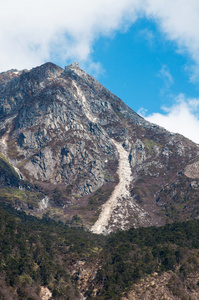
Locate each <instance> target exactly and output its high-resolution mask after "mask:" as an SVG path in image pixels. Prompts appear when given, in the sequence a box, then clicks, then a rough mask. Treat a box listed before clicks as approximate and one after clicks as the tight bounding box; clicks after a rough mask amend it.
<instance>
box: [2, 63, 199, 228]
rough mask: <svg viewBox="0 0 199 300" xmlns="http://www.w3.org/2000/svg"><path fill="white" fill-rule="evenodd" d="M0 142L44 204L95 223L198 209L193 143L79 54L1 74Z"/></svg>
mask: <svg viewBox="0 0 199 300" xmlns="http://www.w3.org/2000/svg"><path fill="white" fill-rule="evenodd" d="M0 151H1V152H2V153H3V154H4V155H5V156H7V158H8V160H9V162H10V163H11V164H12V165H13V166H14V167H15V170H17V172H18V174H19V175H20V176H21V177H23V180H26V181H28V182H30V183H31V184H32V185H34V187H35V188H36V189H37V191H38V190H39V192H40V193H43V194H44V198H45V197H48V199H49V201H48V205H46V206H45V209H44V210H43V211H44V212H46V211H48V212H49V214H50V215H51V216H52V217H53V216H54V217H55V218H62V219H63V220H69V219H70V220H72V222H73V221H75V222H80V223H81V222H82V223H83V224H84V225H86V226H87V227H88V228H90V229H91V230H92V231H93V232H95V233H109V232H111V231H115V230H117V229H127V228H129V227H130V226H135V227H137V226H149V225H155V226H157V225H161V224H164V223H165V222H166V221H173V220H177V219H188V218H190V217H197V216H198V196H197V195H198V191H199V174H198V171H197V165H198V163H199V157H198V154H199V149H198V146H197V145H196V144H194V143H193V142H191V141H190V140H188V139H185V138H184V137H183V136H180V135H176V134H171V133H170V132H167V131H166V130H164V129H163V128H160V127H158V126H156V125H154V124H150V123H149V122H147V121H146V120H144V119H143V118H142V117H140V116H139V115H137V114H136V113H135V112H134V111H133V110H131V109H130V108H129V107H128V106H126V105H125V104H124V103H123V102H122V101H121V100H120V99H119V98H118V97H116V96H115V95H113V94H112V93H111V92H109V91H108V90H107V89H105V88H104V87H103V86H102V85H101V84H100V83H99V82H97V81H96V80H95V79H94V78H93V77H91V76H89V75H88V74H86V73H85V72H84V71H83V70H81V69H80V68H79V66H78V64H72V65H70V66H68V67H66V68H65V70H63V69H62V68H60V67H58V66H56V65H54V64H52V63H46V64H44V65H42V66H40V67H37V68H34V69H32V70H30V71H28V70H23V71H17V70H11V71H8V72H5V73H1V74H0ZM26 186H27V185H26ZM31 213H33V214H34V213H35V210H34V205H33V207H32V210H31Z"/></svg>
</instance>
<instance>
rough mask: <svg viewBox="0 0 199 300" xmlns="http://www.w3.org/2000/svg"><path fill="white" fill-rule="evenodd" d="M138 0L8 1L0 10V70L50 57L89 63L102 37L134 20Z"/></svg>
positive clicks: (2, 4) (26, 65)
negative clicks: (92, 52)
mask: <svg viewBox="0 0 199 300" xmlns="http://www.w3.org/2000/svg"><path fill="white" fill-rule="evenodd" d="M138 2H139V1H138V0H123V1H115V0H108V1H107V0H95V1H93V0H84V1H81V0H73V1H69V0H56V1H54V0H53V1H52V0H34V1H33V0H29V1H26V0H17V1H15V0H7V1H3V2H2V3H1V10H0V28H1V29H0V45H1V47H0V68H1V70H6V69H9V68H24V67H26V68H27V67H30V66H33V65H37V64H40V63H42V62H44V61H47V60H49V59H51V58H55V57H56V58H59V59H60V61H62V62H63V63H64V61H66V60H79V61H85V60H89V59H90V58H89V55H90V54H91V51H92V45H93V43H94V41H95V39H96V38H97V37H99V36H100V35H110V34H111V33H112V32H114V31H116V30H124V29H125V28H127V27H128V26H129V24H130V23H132V22H134V21H135V19H136V12H137V7H138Z"/></svg>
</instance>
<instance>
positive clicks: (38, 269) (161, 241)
mask: <svg viewBox="0 0 199 300" xmlns="http://www.w3.org/2000/svg"><path fill="white" fill-rule="evenodd" d="M198 233H199V221H198V220H192V221H188V222H182V223H173V224H167V225H165V226H163V227H148V228H139V229H134V228H131V229H129V230H128V231H119V232H117V233H112V234H111V235H109V236H106V237H105V236H101V235H95V234H92V233H91V232H89V231H86V230H84V228H83V227H78V224H76V223H75V218H74V220H73V223H72V224H68V225H65V224H63V223H62V222H56V221H53V220H51V219H50V218H49V217H48V215H45V216H44V217H43V218H42V219H38V218H36V217H33V216H28V215H26V214H25V213H24V212H21V211H17V210H14V209H13V208H12V207H11V206H9V205H4V204H1V205H0V247H1V249H0V299H2V300H6V299H8V298H9V296H10V297H13V299H28V300H33V299H39V298H38V297H39V292H40V287H41V286H46V287H48V288H49V290H50V291H51V292H52V297H53V299H68V300H70V299H71V300H74V299H79V298H80V296H79V291H82V292H83V294H84V296H85V297H87V299H92V300H94V299H103V300H105V299H114V300H117V299H121V298H122V296H124V295H127V293H128V291H129V290H130V289H131V288H132V284H133V283H135V282H138V281H139V280H140V279H142V278H145V276H147V275H149V274H153V273H154V272H157V273H158V274H161V273H162V272H165V271H172V272H173V274H174V275H175V276H173V277H172V280H171V281H170V284H169V288H170V290H171V292H172V293H173V294H174V295H175V296H179V297H180V299H188V298H186V295H185V294H184V293H183V288H182V286H183V284H179V282H181V283H183V282H184V281H185V279H186V278H187V276H189V274H190V273H194V272H196V271H197V269H198V267H199V234H198ZM81 264H82V265H83V267H81ZM81 269H83V271H84V272H85V274H87V275H88V274H90V273H89V270H91V271H92V272H91V273H92V276H90V275H89V276H87V278H86V279H85V278H83V277H82V274H83V273H82V272H80V271H81ZM198 285H199V282H198ZM192 288H194V287H192ZM183 297H184V298H183Z"/></svg>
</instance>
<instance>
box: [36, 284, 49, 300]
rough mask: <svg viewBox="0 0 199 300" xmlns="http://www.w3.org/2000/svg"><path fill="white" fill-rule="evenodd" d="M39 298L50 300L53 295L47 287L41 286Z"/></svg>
mask: <svg viewBox="0 0 199 300" xmlns="http://www.w3.org/2000/svg"><path fill="white" fill-rule="evenodd" d="M39 296H40V298H41V300H48V299H50V298H51V297H52V293H51V291H50V290H49V289H48V288H47V287H44V286H41V291H40V294H39Z"/></svg>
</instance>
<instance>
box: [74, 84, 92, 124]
mask: <svg viewBox="0 0 199 300" xmlns="http://www.w3.org/2000/svg"><path fill="white" fill-rule="evenodd" d="M73 85H74V87H75V88H76V91H77V95H78V98H79V99H80V100H81V104H82V108H83V111H84V113H85V115H86V117H87V118H88V119H89V121H91V122H93V123H96V122H97V118H96V117H94V116H93V115H92V112H91V111H90V107H89V105H88V103H87V100H86V97H85V96H84V94H83V93H82V91H81V89H80V88H79V87H78V86H77V84H76V83H75V81H73ZM74 97H75V98H76V97H77V96H76V93H74Z"/></svg>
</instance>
